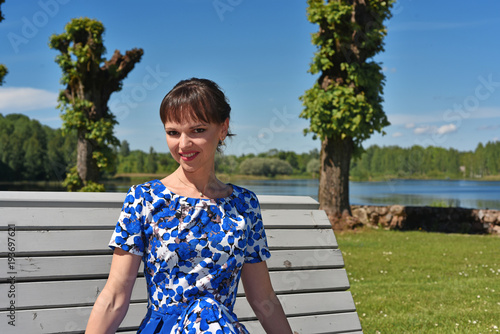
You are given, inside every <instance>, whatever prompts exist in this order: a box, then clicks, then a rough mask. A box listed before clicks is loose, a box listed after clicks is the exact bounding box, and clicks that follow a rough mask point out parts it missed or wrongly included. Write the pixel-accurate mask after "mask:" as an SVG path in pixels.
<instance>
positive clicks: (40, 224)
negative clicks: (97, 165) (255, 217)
mask: <svg viewBox="0 0 500 334" xmlns="http://www.w3.org/2000/svg"><path fill="white" fill-rule="evenodd" d="M119 215H120V209H119V208H91V209H89V208H50V207H48V208H45V207H43V208H30V207H27V208H17V207H14V208H13V207H0V216H1V217H2V221H4V222H5V225H4V226H3V228H2V229H3V230H6V229H7V224H15V225H16V228H17V229H21V228H22V229H27V228H30V229H37V228H41V229H44V230H47V229H51V227H56V228H58V229H79V228H80V229H90V228H92V227H100V228H103V229H105V228H109V229H110V230H112V229H113V228H114V226H115V224H116V221H117V220H118V217H119ZM262 219H263V221H264V224H265V226H266V228H267V229H271V228H302V229H312V228H319V227H321V228H331V224H330V221H329V220H328V217H327V216H326V213H325V212H324V211H319V210H276V209H274V210H262Z"/></svg>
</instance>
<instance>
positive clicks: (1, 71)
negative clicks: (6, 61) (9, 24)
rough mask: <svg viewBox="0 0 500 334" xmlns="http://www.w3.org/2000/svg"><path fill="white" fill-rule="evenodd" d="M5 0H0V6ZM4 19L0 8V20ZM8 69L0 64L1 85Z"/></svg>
mask: <svg viewBox="0 0 500 334" xmlns="http://www.w3.org/2000/svg"><path fill="white" fill-rule="evenodd" d="M4 2H5V0H0V7H1V6H2V4H3V3H4ZM3 19H4V17H3V13H2V9H1V8H0V22H2V21H3ZM8 72H9V71H7V67H5V65H3V64H0V86H2V85H3V84H4V80H3V79H4V78H5V76H6V75H7V73H8Z"/></svg>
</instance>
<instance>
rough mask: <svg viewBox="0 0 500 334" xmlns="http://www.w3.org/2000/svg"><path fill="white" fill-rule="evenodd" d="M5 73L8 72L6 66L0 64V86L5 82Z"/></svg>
mask: <svg viewBox="0 0 500 334" xmlns="http://www.w3.org/2000/svg"><path fill="white" fill-rule="evenodd" d="M7 73H9V71H8V70H7V67H5V65H3V64H0V86H2V85H3V84H4V83H5V81H4V78H5V76H6V75H7Z"/></svg>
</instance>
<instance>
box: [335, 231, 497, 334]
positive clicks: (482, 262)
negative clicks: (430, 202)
mask: <svg viewBox="0 0 500 334" xmlns="http://www.w3.org/2000/svg"><path fill="white" fill-rule="evenodd" d="M457 224H458V222H457ZM336 237H337V241H338V243H339V249H341V250H342V254H343V256H344V261H345V267H346V270H347V273H348V277H349V281H350V284H351V289H350V290H351V293H352V294H353V299H354V301H355V303H356V309H357V312H358V315H359V317H360V320H361V326H362V328H363V331H364V332H365V333H377V332H378V333H436V334H437V333H439V334H440V333H494V332H495V330H496V328H498V327H500V322H499V320H498V319H499V318H498V314H500V304H498V302H499V300H500V299H499V289H498V287H499V284H498V282H499V276H500V262H499V261H498V249H499V247H500V239H499V238H498V237H495V236H481V235H460V234H444V233H424V232H396V231H384V230H364V231H361V232H360V231H356V232H355V233H353V232H343V233H337V234H336Z"/></svg>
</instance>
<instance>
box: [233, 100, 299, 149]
mask: <svg viewBox="0 0 500 334" xmlns="http://www.w3.org/2000/svg"><path fill="white" fill-rule="evenodd" d="M273 114H274V116H273V117H272V118H271V119H270V120H269V126H268V127H263V128H261V129H260V130H259V132H258V133H257V136H256V137H254V136H248V137H247V138H246V139H245V140H244V141H243V142H241V143H240V144H239V145H238V150H239V152H246V153H254V154H255V155H257V154H259V152H262V151H265V150H266V149H268V148H269V144H271V143H272V142H273V141H274V138H275V134H276V133H280V132H283V131H285V129H286V127H287V125H289V124H290V120H291V119H296V118H297V115H295V114H290V113H288V112H287V110H286V107H283V110H282V111H280V110H278V109H276V108H275V109H273Z"/></svg>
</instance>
